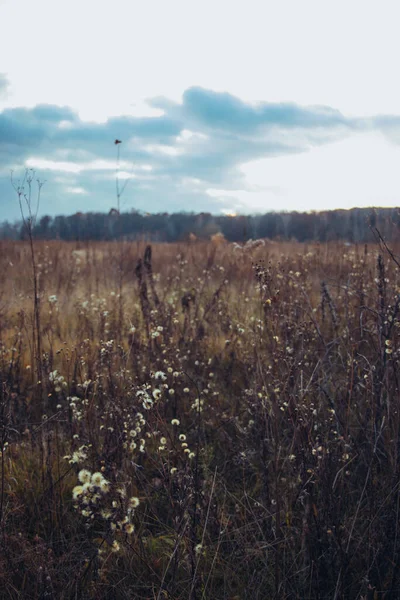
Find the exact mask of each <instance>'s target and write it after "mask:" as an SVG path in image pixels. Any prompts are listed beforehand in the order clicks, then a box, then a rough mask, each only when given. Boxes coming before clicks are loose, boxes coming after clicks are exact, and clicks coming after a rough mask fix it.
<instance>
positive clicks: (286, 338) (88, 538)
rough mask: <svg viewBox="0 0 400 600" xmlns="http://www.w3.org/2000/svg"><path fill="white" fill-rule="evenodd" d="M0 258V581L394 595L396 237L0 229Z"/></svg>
mask: <svg viewBox="0 0 400 600" xmlns="http://www.w3.org/2000/svg"><path fill="white" fill-rule="evenodd" d="M393 251H394V252H396V248H394V249H393ZM0 273H1V280H0V384H1V391H0V448H1V449H2V452H1V459H0V461H1V462H0V469H1V473H0V478H1V481H0V595H1V598H10V599H17V598H32V599H33V598H35V599H36V598H43V599H45V598H46V599H52V598H54V599H56V598H61V599H70V598H71V599H72V598H77V599H99V600H100V599H106V598H107V599H153V600H161V599H163V600H166V599H171V600H172V599H174V600H184V599H185V600H202V599H204V600H205V599H207V600H219V599H221V600H222V599H224V600H242V599H246V598H249V597H251V598H254V599H266V600H267V599H274V598H276V599H278V600H281V599H298V600H303V599H310V600H317V599H321V600H322V599H343V600H344V599H360V600H361V599H377V598H382V599H383V598H385V599H386V600H387V599H395V598H399V597H400V571H399V566H400V529H399V509H400V430H399V427H400V415H399V381H398V378H399V375H400V372H399V360H400V343H399V342H400V334H399V327H400V317H399V306H400V296H399V293H400V269H399V266H398V265H397V264H396V256H395V255H392V256H391V255H390V253H389V251H388V250H387V249H386V248H385V247H381V248H379V247H378V246H377V245H376V246H373V245H368V246H364V245H360V246H354V245H338V244H326V245H323V244H321V245H317V244H316V245H312V244H309V245H302V244H294V243H293V244H291V243H269V242H260V243H259V244H258V243H253V244H251V243H250V244H247V246H246V247H245V248H244V249H243V248H242V247H238V246H235V245H232V244H228V243H223V242H222V241H221V240H218V239H216V240H214V243H212V242H204V243H203V242H193V243H185V244H169V245H167V244H165V245H164V244H159V245H157V244H153V245H152V247H149V246H148V247H146V245H145V244H144V243H124V242H119V243H108V244H106V243H88V244H87V245H83V244H80V245H79V244H77V243H75V244H74V243H66V242H47V243H44V242H37V243H35V244H34V246H33V254H32V253H31V248H30V245H29V242H26V243H25V242H19V243H18V242H15V243H12V242H2V243H1V246H0Z"/></svg>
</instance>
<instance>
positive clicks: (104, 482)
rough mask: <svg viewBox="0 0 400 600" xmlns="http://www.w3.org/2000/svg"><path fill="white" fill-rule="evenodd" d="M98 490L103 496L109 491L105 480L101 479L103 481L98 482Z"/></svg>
mask: <svg viewBox="0 0 400 600" xmlns="http://www.w3.org/2000/svg"><path fill="white" fill-rule="evenodd" d="M100 489H101V491H102V492H103V494H107V492H109V491H110V483H109V481H107V480H106V479H103V481H101V482H100Z"/></svg>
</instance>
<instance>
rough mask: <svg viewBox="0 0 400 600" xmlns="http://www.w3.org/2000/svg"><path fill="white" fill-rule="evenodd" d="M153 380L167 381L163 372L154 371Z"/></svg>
mask: <svg viewBox="0 0 400 600" xmlns="http://www.w3.org/2000/svg"><path fill="white" fill-rule="evenodd" d="M154 379H161V381H165V380H166V379H167V376H166V375H165V373H164V372H163V371H156V373H155V375H154Z"/></svg>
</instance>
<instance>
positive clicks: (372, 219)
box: [0, 208, 400, 243]
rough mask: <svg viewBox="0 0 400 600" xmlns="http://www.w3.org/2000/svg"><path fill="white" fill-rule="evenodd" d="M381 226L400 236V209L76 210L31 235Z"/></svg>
mask: <svg viewBox="0 0 400 600" xmlns="http://www.w3.org/2000/svg"><path fill="white" fill-rule="evenodd" d="M373 228H377V229H378V230H379V232H380V233H381V235H382V236H383V237H384V238H385V239H386V240H387V241H395V240H397V239H400V209H398V208H390V209H389V208H354V209H351V210H332V211H322V212H308V213H305V212H269V213H267V214H264V215H252V216H244V215H237V216H215V215H212V214H210V213H200V214H194V213H183V212H182V213H174V214H168V213H158V214H148V213H140V212H136V211H131V212H127V213H123V214H118V212H117V211H115V210H112V211H111V212H109V213H76V214H74V215H71V216H58V217H49V216H44V217H41V218H40V219H38V220H37V221H36V222H35V223H34V225H33V235H34V237H35V238H36V239H41V240H54V239H59V240H66V241H87V240H97V241H100V240H104V241H107V240H120V239H124V240H139V239H145V240H148V241H153V242H177V241H184V240H188V239H191V240H196V239H199V240H207V239H211V238H212V237H213V236H218V237H219V238H222V236H223V237H224V238H225V239H226V240H227V241H230V242H237V243H242V242H246V241H247V240H249V239H258V238H268V239H271V240H297V241H299V242H308V241H320V242H325V241H336V240H343V241H348V242H368V241H372V240H373V239H374V234H373V231H372V230H373ZM26 237H27V231H26V226H25V225H24V224H23V223H22V222H20V223H14V224H10V223H8V222H3V223H1V224H0V239H2V240H5V239H10V240H24V239H26Z"/></svg>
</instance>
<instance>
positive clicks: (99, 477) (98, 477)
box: [92, 472, 104, 487]
mask: <svg viewBox="0 0 400 600" xmlns="http://www.w3.org/2000/svg"><path fill="white" fill-rule="evenodd" d="M103 480H104V477H103V473H100V472H97V473H93V475H92V483H93V485H95V486H97V487H100V486H101V484H102V482H103Z"/></svg>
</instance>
